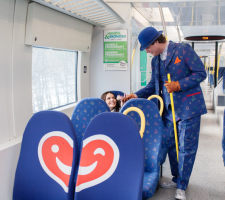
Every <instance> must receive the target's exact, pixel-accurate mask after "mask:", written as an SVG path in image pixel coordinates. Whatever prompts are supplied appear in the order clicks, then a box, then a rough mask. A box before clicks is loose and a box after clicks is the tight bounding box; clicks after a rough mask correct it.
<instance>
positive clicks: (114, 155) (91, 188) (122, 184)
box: [74, 113, 145, 200]
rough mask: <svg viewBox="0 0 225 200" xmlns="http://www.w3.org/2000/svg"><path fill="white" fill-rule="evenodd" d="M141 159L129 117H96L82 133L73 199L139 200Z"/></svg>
mask: <svg viewBox="0 0 225 200" xmlns="http://www.w3.org/2000/svg"><path fill="white" fill-rule="evenodd" d="M144 159H145V158H144V145H143V141H142V139H141V137H140V134H139V129H138V126H137V124H136V122H135V121H134V120H133V119H132V118H131V117H129V116H126V115H123V114H121V113H101V114H99V115H97V116H96V117H95V118H93V120H92V121H91V122H90V124H89V125H88V127H87V129H86V131H85V133H84V137H83V149H82V154H81V159H80V164H79V171H78V178H77V183H76V192H75V198H74V199H75V200H122V199H123V200H125V199H127V200H128V199H129V200H141V199H142V185H143V175H144ZM95 163H96V165H95ZM93 164H94V168H92V170H86V169H87V168H89V166H93ZM81 169H82V170H81Z"/></svg>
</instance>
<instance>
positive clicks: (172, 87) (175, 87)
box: [164, 81, 180, 93]
mask: <svg viewBox="0 0 225 200" xmlns="http://www.w3.org/2000/svg"><path fill="white" fill-rule="evenodd" d="M164 85H165V86H166V89H167V92H169V93H171V92H178V91H179V90H180V84H179V82H178V81H172V82H171V83H168V81H166V83H165V84H164Z"/></svg>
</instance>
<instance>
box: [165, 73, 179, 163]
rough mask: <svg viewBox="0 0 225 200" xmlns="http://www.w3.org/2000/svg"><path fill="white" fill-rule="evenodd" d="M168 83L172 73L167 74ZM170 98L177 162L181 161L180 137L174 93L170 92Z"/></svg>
mask: <svg viewBox="0 0 225 200" xmlns="http://www.w3.org/2000/svg"><path fill="white" fill-rule="evenodd" d="M167 78H168V83H171V79H170V74H167ZM170 100H171V107H172V114H173V128H174V135H175V144H176V152H177V162H179V156H178V154H179V150H178V139H177V126H176V120H175V111H174V103H173V93H172V92H171V93H170Z"/></svg>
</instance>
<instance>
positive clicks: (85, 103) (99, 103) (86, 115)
mask: <svg viewBox="0 0 225 200" xmlns="http://www.w3.org/2000/svg"><path fill="white" fill-rule="evenodd" d="M103 112H110V109H109V107H108V105H107V104H106V102H105V101H103V100H102V99H98V98H84V99H82V100H81V101H80V102H78V104H77V105H76V107H75V108H74V111H73V114H72V117H71V121H72V123H73V126H74V128H75V131H76V134H77V143H78V155H80V146H81V141H82V138H83V135H84V132H85V130H86V128H87V126H88V124H89V123H90V121H91V120H92V119H93V118H94V117H95V116H96V115H98V114H100V113H103Z"/></svg>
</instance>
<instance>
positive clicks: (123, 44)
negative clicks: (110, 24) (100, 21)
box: [103, 30, 127, 70]
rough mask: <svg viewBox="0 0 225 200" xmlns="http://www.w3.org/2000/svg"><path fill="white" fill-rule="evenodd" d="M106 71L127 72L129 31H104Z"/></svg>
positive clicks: (104, 63)
mask: <svg viewBox="0 0 225 200" xmlns="http://www.w3.org/2000/svg"><path fill="white" fill-rule="evenodd" d="M103 65H104V70H127V30H104V55H103Z"/></svg>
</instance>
